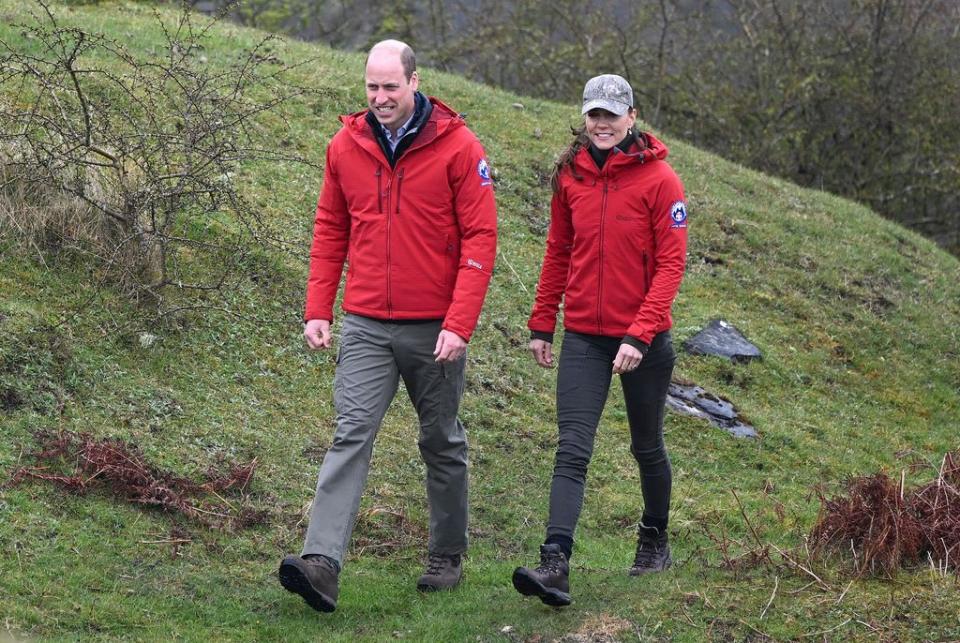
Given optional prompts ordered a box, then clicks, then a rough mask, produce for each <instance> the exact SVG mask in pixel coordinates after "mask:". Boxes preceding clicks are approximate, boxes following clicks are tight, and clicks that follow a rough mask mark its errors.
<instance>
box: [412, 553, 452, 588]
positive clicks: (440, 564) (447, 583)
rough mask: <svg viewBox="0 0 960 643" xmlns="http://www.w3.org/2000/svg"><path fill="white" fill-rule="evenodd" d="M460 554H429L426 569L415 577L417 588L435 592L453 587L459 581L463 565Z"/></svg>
mask: <svg viewBox="0 0 960 643" xmlns="http://www.w3.org/2000/svg"><path fill="white" fill-rule="evenodd" d="M460 562H461V561H460V554H454V555H453V556H445V555H443V554H430V557H429V560H428V561H427V569H426V571H424V572H423V575H422V576H421V577H420V578H418V579H417V589H418V590H420V591H421V592H435V591H437V590H440V589H453V588H454V587H456V586H457V585H458V584H459V583H460V577H461V576H462V575H463V566H462V565H461V564H460Z"/></svg>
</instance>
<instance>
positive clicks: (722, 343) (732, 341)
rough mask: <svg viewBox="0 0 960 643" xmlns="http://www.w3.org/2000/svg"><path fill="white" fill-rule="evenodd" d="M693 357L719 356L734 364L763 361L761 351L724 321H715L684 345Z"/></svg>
mask: <svg viewBox="0 0 960 643" xmlns="http://www.w3.org/2000/svg"><path fill="white" fill-rule="evenodd" d="M683 348H684V350H686V351H687V352H688V353H690V354H692V355H718V356H720V357H726V358H728V359H730V361H732V362H735V363H736V362H749V361H750V360H752V359H762V357H763V356H762V355H761V354H760V349H759V348H757V347H756V346H754V345H753V344H751V343H750V342H749V341H747V338H746V337H744V336H743V333H741V332H740V331H739V330H737V329H736V327H735V326H734V325H733V324H731V323H730V322H727V321H724V320H722V319H714V320H712V321H711V322H710V323H709V324H707V327H706V328H704V329H703V330H701V331H700V332H699V333H697V334H696V335H694V336H693V337H691V338H690V339H688V340H687V341H685V342H684V343H683Z"/></svg>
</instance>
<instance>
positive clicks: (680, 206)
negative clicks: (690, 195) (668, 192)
mask: <svg viewBox="0 0 960 643" xmlns="http://www.w3.org/2000/svg"><path fill="white" fill-rule="evenodd" d="M670 219H671V220H672V221H673V223H671V224H670V227H671V228H686V227H687V205H686V204H685V203H684V202H683V201H677V202H676V203H674V204H673V205H671V206H670Z"/></svg>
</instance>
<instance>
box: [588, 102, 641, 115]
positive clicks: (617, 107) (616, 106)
mask: <svg viewBox="0 0 960 643" xmlns="http://www.w3.org/2000/svg"><path fill="white" fill-rule="evenodd" d="M591 109H605V110H607V111H608V112H610V113H611V114H616V115H617V116H623V115H624V114H626V113H627V111H629V109H630V106H629V105H624V104H623V103H620V102H618V101H615V100H609V99H606V98H595V99H593V100H591V101H587V102H586V103H584V104H583V109H582V110H580V113H581V114H586V113H587V112H589V111H590V110H591Z"/></svg>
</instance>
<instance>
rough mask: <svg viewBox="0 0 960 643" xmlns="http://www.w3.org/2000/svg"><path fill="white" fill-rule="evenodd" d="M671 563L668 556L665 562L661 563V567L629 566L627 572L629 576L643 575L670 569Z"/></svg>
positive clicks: (671, 560)
mask: <svg viewBox="0 0 960 643" xmlns="http://www.w3.org/2000/svg"><path fill="white" fill-rule="evenodd" d="M672 564H673V559H672V558H668V559H667V562H666V563H664V564H663V567H661V568H660V569H648V568H641V567H631V568H630V572H629V574H630V576H643V575H645V574H659V573H660V572H665V571H667V570H668V569H670V566H671V565H672Z"/></svg>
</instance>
